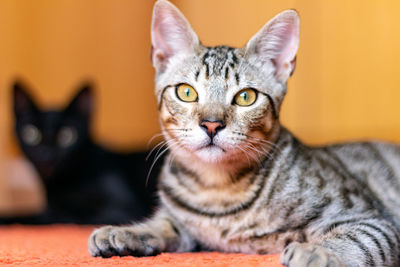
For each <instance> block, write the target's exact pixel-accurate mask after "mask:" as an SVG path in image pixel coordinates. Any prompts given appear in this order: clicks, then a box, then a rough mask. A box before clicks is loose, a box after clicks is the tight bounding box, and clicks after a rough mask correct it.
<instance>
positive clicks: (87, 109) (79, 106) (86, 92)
mask: <svg viewBox="0 0 400 267" xmlns="http://www.w3.org/2000/svg"><path fill="white" fill-rule="evenodd" d="M65 110H66V112H67V113H70V114H71V113H72V114H77V115H79V116H84V117H85V118H89V117H90V115H91V114H92V110H93V95H92V85H91V84H90V83H85V84H83V85H82V86H81V88H80V90H78V93H77V94H76V95H75V96H74V97H73V98H72V100H71V102H70V103H69V105H68V106H67V108H66V109H65Z"/></svg>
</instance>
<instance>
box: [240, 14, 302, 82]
mask: <svg viewBox="0 0 400 267" xmlns="http://www.w3.org/2000/svg"><path fill="white" fill-rule="evenodd" d="M299 32H300V18H299V15H298V13H297V12H296V11H295V10H285V11H283V12H281V13H279V14H278V15H277V16H275V17H274V18H273V19H271V20H270V21H269V22H268V23H267V24H265V26H264V27H263V28H262V29H261V30H260V31H259V32H258V33H257V34H255V35H254V36H253V37H252V38H251V39H250V41H249V42H248V43H247V45H246V54H252V53H255V54H257V56H258V57H259V58H260V59H261V60H262V61H264V62H265V61H266V60H270V61H272V63H273V64H274V66H275V69H276V71H275V77H276V79H277V80H278V81H279V82H282V83H284V82H286V81H287V79H288V78H289V77H290V76H291V75H292V73H293V71H294V69H295V67H296V53H297V49H298V47H299Z"/></svg>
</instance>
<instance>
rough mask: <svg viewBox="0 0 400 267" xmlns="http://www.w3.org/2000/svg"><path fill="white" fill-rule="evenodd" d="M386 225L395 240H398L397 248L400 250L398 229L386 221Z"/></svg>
mask: <svg viewBox="0 0 400 267" xmlns="http://www.w3.org/2000/svg"><path fill="white" fill-rule="evenodd" d="M385 223H386V224H385V226H386V227H387V228H389V229H390V231H392V233H393V235H394V238H395V239H396V243H397V248H398V249H399V248H400V239H399V232H398V230H397V228H395V227H393V226H392V225H391V224H388V223H387V222H386V221H385Z"/></svg>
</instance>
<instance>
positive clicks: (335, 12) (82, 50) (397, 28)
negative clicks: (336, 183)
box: [0, 0, 400, 202]
mask: <svg viewBox="0 0 400 267" xmlns="http://www.w3.org/2000/svg"><path fill="white" fill-rule="evenodd" d="M173 2H174V3H176V4H177V6H178V7H179V8H181V9H182V11H183V12H184V13H185V15H186V16H187V17H188V19H189V21H190V22H191V24H192V26H193V28H194V29H195V30H196V32H197V33H198V35H199V36H200V39H201V40H202V41H203V43H205V44H207V45H215V44H228V45H234V46H241V45H243V44H245V43H246V42H247V40H248V39H249V38H250V37H251V36H252V35H253V34H254V33H255V32H257V31H258V29H259V28H260V27H261V26H262V25H263V24H264V23H265V22H266V21H267V20H268V19H270V18H271V17H272V16H274V15H275V14H276V13H278V12H279V11H281V10H283V9H286V8H295V9H297V10H298V11H299V13H300V16H301V21H302V24H301V42H300V50H299V53H298V61H297V63H298V64H297V69H296V72H295V74H294V77H293V78H292V79H291V80H290V82H289V90H288V96H287V99H286V101H285V104H284V105H283V112H282V121H283V123H284V124H285V125H286V126H287V127H288V128H289V129H291V130H292V131H293V132H294V133H295V134H297V135H298V136H299V137H300V138H301V139H303V140H305V141H306V142H308V143H313V144H320V143H325V142H333V141H342V140H351V139H365V138H373V139H385V140H393V141H398V142H400V119H399V118H400V105H399V103H400V71H399V66H400V49H399V48H400V17H399V15H398V14H400V2H399V1H397V0H391V1H389V0H387V1H361V0H352V1H348V0H340V1H321V0H304V1H294V0H274V1H271V0H176V1H173ZM153 3H154V1H152V0H115V1H110V0H96V1H94V0H35V1H32V0H3V1H0V125H1V128H0V145H1V150H0V160H1V159H3V160H4V158H6V159H9V158H10V156H12V155H17V154H18V152H17V151H18V150H17V149H16V145H15V142H14V139H13V136H12V128H11V122H12V116H11V113H10V101H9V100H10V95H9V93H10V92H9V85H10V83H11V81H12V79H13V78H14V77H16V76H18V77H22V78H24V79H25V80H26V81H27V82H28V83H29V84H30V85H31V86H32V87H33V88H34V89H35V91H34V93H35V95H36V96H37V98H38V100H39V101H40V103H41V104H42V105H43V106H45V107H50V106H54V105H64V104H65V103H66V101H67V99H68V98H69V97H70V96H71V94H73V91H74V89H75V86H77V85H78V84H79V82H80V81H82V80H83V79H87V78H91V79H93V80H95V82H96V84H97V85H98V87H97V92H96V93H97V101H98V106H97V113H96V114H95V123H94V127H93V133H94V135H95V137H96V140H98V141H99V142H102V143H104V144H108V145H109V146H111V147H115V148H121V149H123V148H127V147H135V148H145V147H146V143H147V141H148V140H149V139H150V137H151V136H152V135H154V134H155V133H157V132H158V131H159V127H158V120H157V113H156V104H155V98H154V96H153V78H152V76H153V69H152V67H151V64H150V61H149V52H150V49H149V47H150V31H149V29H150V18H151V9H152V5H153ZM2 162H3V164H4V161H2ZM4 170H5V168H0V171H1V172H2V173H0V175H1V176H2V177H0V180H1V178H2V179H3V180H1V181H0V184H4V178H5V177H7V173H5V171H4ZM6 184H7V183H6ZM4 188H5V187H4V186H0V191H1V190H3V189H4ZM3 191H4V190H3ZM0 194H2V192H0ZM0 202H1V199H0Z"/></svg>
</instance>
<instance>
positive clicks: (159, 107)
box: [158, 85, 173, 110]
mask: <svg viewBox="0 0 400 267" xmlns="http://www.w3.org/2000/svg"><path fill="white" fill-rule="evenodd" d="M172 86H173V85H167V86H165V87H164V88H163V89H162V91H161V95H160V102H159V103H158V110H160V109H161V106H162V102H163V99H164V92H165V90H167V89H168V88H169V87H172Z"/></svg>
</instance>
